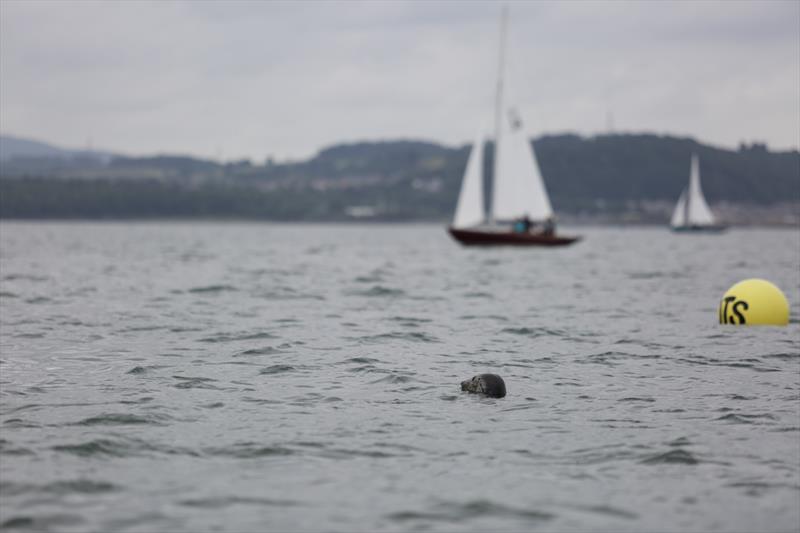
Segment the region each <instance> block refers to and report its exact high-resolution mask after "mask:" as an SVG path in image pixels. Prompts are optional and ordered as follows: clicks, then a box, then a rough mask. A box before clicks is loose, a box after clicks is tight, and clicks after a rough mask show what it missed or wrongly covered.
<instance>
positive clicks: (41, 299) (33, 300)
mask: <svg viewBox="0 0 800 533" xmlns="http://www.w3.org/2000/svg"><path fill="white" fill-rule="evenodd" d="M52 301H53V299H52V298H48V297H46V296H36V297H34V298H28V299H27V300H25V303H26V304H48V303H51V302H52Z"/></svg>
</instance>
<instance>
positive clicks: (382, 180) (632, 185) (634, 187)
mask: <svg viewBox="0 0 800 533" xmlns="http://www.w3.org/2000/svg"><path fill="white" fill-rule="evenodd" d="M533 145H534V147H535V151H536V156H537V160H538V163H539V166H540V170H541V173H542V176H543V177H544V180H545V183H546V187H547V190H548V192H549V194H550V197H551V201H552V204H553V207H554V209H555V210H556V211H557V212H558V213H559V214H570V213H573V214H577V213H590V214H591V213H595V212H597V211H605V212H610V213H624V212H625V211H629V210H630V209H631V208H632V207H631V206H635V205H637V204H641V203H646V202H661V203H663V204H665V205H668V204H674V202H675V201H676V200H677V197H678V196H679V194H680V191H681V190H682V189H683V187H685V186H686V184H687V183H688V179H689V161H690V157H691V154H692V153H696V154H697V155H698V156H699V159H700V170H701V175H702V185H703V190H704V192H705V195H706V197H707V199H708V201H709V203H711V204H712V206H713V205H714V204H717V203H725V202H727V203H732V204H755V205H761V206H770V205H772V204H779V203H786V202H790V203H791V202H795V203H797V202H800V154H798V152H797V151H787V152H771V151H769V150H768V149H767V148H766V146H764V145H758V144H756V145H752V146H741V147H740V148H739V150H736V151H733V150H725V149H721V148H715V147H712V146H708V145H704V144H701V143H698V142H697V141H695V140H692V139H686V138H676V137H669V136H657V135H652V134H641V135H633V134H618V135H601V136H595V137H580V136H577V135H551V136H544V137H541V138H538V139H536V140H535V141H533ZM469 148H470V147H469V146H462V147H455V148H454V147H447V146H442V145H439V144H436V143H432V142H422V141H414V140H406V141H382V142H361V143H350V144H340V145H336V146H332V147H330V148H326V149H324V150H321V151H320V152H319V153H318V154H316V155H315V156H314V157H312V158H309V159H308V160H305V161H294V162H283V163H275V162H274V161H271V160H268V161H266V162H265V163H264V164H253V163H252V162H250V161H247V160H242V161H235V162H229V163H224V164H223V163H219V162H215V161H211V160H204V159H198V158H191V157H182V156H154V157H142V158H133V157H113V158H111V159H110V160H109V161H108V162H103V163H99V162H97V161H94V160H92V161H89V160H77V161H74V160H57V159H52V158H51V159H47V160H42V159H37V158H27V159H25V158H22V159H11V160H5V161H3V162H2V163H0V177H2V179H0V216H3V217H87V218H95V217H108V218H114V217H125V218H129V217H132V218H137V217H164V216H166V217H170V216H174V217H194V216H213V217H233V218H261V219H272V220H340V219H348V218H352V217H353V216H363V215H364V214H365V213H366V214H370V215H371V216H373V217H375V218H379V219H386V220H407V219H447V218H449V217H450V216H451V215H452V212H453V209H454V207H455V202H456V198H457V195H458V190H459V187H460V184H461V176H462V173H463V171H464V167H465V165H466V159H467V156H468V153H469ZM487 153H488V158H487V161H486V165H485V167H486V174H487V175H488V176H487V178H488V179H490V178H491V176H490V174H491V167H492V164H491V155H492V150H491V146H489V150H487ZM355 208H362V209H361V211H358V210H357V209H355ZM658 216H662V214H659V215H658Z"/></svg>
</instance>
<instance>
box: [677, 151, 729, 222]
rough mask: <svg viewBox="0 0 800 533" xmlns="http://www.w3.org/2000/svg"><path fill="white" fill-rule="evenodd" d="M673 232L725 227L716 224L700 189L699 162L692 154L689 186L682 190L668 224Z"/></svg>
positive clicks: (695, 155)
mask: <svg viewBox="0 0 800 533" xmlns="http://www.w3.org/2000/svg"><path fill="white" fill-rule="evenodd" d="M670 225H671V226H672V230H673V231H680V232H683V231H722V230H724V229H725V226H722V225H719V224H716V223H715V221H714V214H713V213H712V212H711V209H710V208H709V207H708V203H707V202H706V199H705V196H703V189H702V188H701V187H700V162H699V160H698V158H697V154H692V163H691V169H690V173H689V185H687V186H686V188H684V189H683V192H681V196H680V198H678V203H677V204H676V205H675V210H674V211H673V212H672V220H671V222H670Z"/></svg>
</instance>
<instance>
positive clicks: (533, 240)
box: [447, 228, 581, 246]
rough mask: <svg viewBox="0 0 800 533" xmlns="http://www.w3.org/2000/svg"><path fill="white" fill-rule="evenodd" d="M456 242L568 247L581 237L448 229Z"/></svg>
mask: <svg viewBox="0 0 800 533" xmlns="http://www.w3.org/2000/svg"><path fill="white" fill-rule="evenodd" d="M447 231H449V232H450V235H452V236H453V238H454V239H455V240H457V241H458V242H460V243H461V244H463V245H465V246H566V245H568V244H572V243H573V242H575V241H579V240H580V239H581V238H580V237H562V236H559V235H544V234H542V233H514V232H511V231H507V232H501V231H485V230H478V229H456V228H447Z"/></svg>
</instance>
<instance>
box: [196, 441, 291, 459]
mask: <svg viewBox="0 0 800 533" xmlns="http://www.w3.org/2000/svg"><path fill="white" fill-rule="evenodd" d="M203 453H205V454H206V455H212V456H215V457H233V458H236V459H257V458H259V457H273V456H285V455H293V454H295V453H296V452H295V451H294V450H292V449H290V448H285V447H283V446H264V445H263V444H261V443H256V442H240V443H236V444H233V445H231V446H227V447H215V448H205V449H204V450H203Z"/></svg>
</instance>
